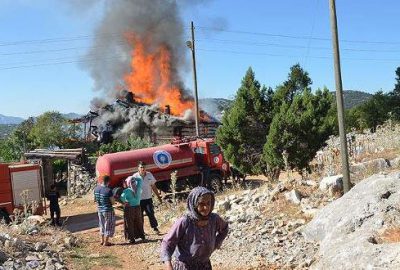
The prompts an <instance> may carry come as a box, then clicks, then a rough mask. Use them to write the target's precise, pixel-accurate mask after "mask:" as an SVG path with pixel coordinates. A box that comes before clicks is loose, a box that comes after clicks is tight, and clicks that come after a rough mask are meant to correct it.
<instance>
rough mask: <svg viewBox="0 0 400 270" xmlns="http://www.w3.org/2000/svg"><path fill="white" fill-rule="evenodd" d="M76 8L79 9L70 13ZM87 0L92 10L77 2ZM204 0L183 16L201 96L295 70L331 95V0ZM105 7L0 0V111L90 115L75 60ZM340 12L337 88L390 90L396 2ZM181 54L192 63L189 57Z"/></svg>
mask: <svg viewBox="0 0 400 270" xmlns="http://www.w3.org/2000/svg"><path fill="white" fill-rule="evenodd" d="M74 1H75V2H76V3H78V2H80V6H79V7H75V8H73V5H74ZM85 1H86V2H85ZM114 1H120V0H114ZM93 2H96V3H97V4H96V5H94V6H92V7H91V8H90V9H86V7H85V5H83V4H82V3H87V4H89V3H93ZM179 2H180V1H179ZM203 2H204V4H203V5H197V6H196V7H190V6H186V7H185V8H183V9H182V18H183V21H184V23H185V32H187V34H186V37H187V38H189V36H190V32H189V25H190V21H194V24H195V26H196V46H197V54H196V57H197V71H198V88H199V96H200V97H222V98H233V96H234V95H235V93H236V90H237V89H238V87H239V86H240V81H241V79H242V77H243V76H244V74H245V72H246V70H247V69H248V67H249V66H251V67H252V68H253V70H254V71H255V73H256V78H257V79H258V80H259V81H260V82H261V83H262V84H265V85H267V86H271V87H273V88H275V87H276V86H277V85H279V84H280V83H282V82H283V81H284V80H285V79H286V78H287V74H288V72H289V69H290V67H291V66H292V65H294V64H296V63H300V65H301V66H302V67H303V68H304V69H305V70H306V71H308V72H309V74H310V77H311V78H312V80H313V85H312V87H313V89H317V88H322V87H324V86H326V87H328V88H329V89H330V90H334V85H335V83H334V73H333V58H332V45H331V43H332V42H331V40H330V38H331V32H330V21H329V7H328V3H329V1H328V0H303V1H299V0H279V1H272V0H264V1H261V0H259V1H249V0H247V1H245V0H235V1H232V0H231V1H228V0H215V1H211V0H209V1H203ZM66 3H69V4H66ZM101 3H102V1H93V0H82V1H77V0H68V1H61V0H57V1H56V0H38V1H28V0H14V1H11V0H1V1H0V33H1V35H0V82H1V85H0V93H1V95H0V114H4V115H10V116H20V117H24V118H26V117H28V116H32V115H39V114H41V113H43V112H45V111H48V110H57V111H60V112H62V113H68V112H76V113H87V112H88V111H89V104H90V100H91V99H92V98H93V97H95V96H97V95H98V94H99V92H94V91H93V85H94V82H93V80H92V78H91V77H90V75H89V73H88V72H87V71H86V70H84V69H82V68H81V67H80V65H79V61H80V60H81V56H82V55H84V54H85V53H86V52H87V50H88V48H89V46H90V44H91V41H92V38H93V35H94V28H95V27H96V25H97V24H98V23H99V21H100V20H101V18H102V8H103V5H102V4H101ZM88 6H89V5H88ZM336 7H337V16H338V27H339V38H340V40H341V43H340V49H341V58H342V59H341V60H342V63H341V64H342V79H343V87H344V88H345V89H354V90H363V91H366V92H369V93H374V92H376V91H378V90H383V91H384V92H387V91H391V90H392V89H393V86H394V83H395V69H396V68H397V67H398V66H400V48H399V45H400V38H399V37H398V35H397V33H398V31H399V29H400V22H399V20H398V17H399V15H400V14H399V13H400V2H399V1H396V0H385V1H372V0H370V1H362V0H352V1H346V0H337V1H336ZM220 30H222V31H220ZM182 42H185V40H182ZM182 54H186V55H187V57H188V59H190V50H187V51H182ZM189 63H190V62H189ZM187 70H188V72H187V73H186V74H185V76H184V81H185V84H186V86H187V87H188V88H189V89H192V85H193V82H192V74H191V72H190V71H191V67H190V66H189V67H188V69H187Z"/></svg>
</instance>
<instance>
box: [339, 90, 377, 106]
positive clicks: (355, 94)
mask: <svg viewBox="0 0 400 270" xmlns="http://www.w3.org/2000/svg"><path fill="white" fill-rule="evenodd" d="M332 94H333V95H334V96H335V98H336V93H335V92H332ZM371 97H372V94H369V93H365V92H362V91H356V90H344V91H343V102H344V108H345V109H351V108H353V107H355V106H358V105H360V104H362V103H364V102H365V101H367V100H368V99H370V98H371Z"/></svg>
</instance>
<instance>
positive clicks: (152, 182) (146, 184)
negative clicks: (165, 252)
mask: <svg viewBox="0 0 400 270" xmlns="http://www.w3.org/2000/svg"><path fill="white" fill-rule="evenodd" d="M145 166H146V164H145V163H144V162H142V161H139V162H138V172H137V173H135V174H134V175H133V178H139V179H141V180H142V196H141V199H140V207H141V209H142V214H143V212H145V213H146V215H147V217H148V218H149V221H150V226H151V228H152V229H153V231H154V232H155V233H157V234H159V233H160V231H159V230H158V222H157V219H156V217H155V216H154V205H153V199H152V198H151V195H152V191H153V192H154V194H156V196H157V198H158V200H159V201H160V203H161V202H162V200H161V195H160V192H159V190H158V189H157V187H156V179H155V178H154V176H153V174H152V173H151V172H147V171H146V168H145ZM143 218H144V217H143ZM143 223H144V222H143Z"/></svg>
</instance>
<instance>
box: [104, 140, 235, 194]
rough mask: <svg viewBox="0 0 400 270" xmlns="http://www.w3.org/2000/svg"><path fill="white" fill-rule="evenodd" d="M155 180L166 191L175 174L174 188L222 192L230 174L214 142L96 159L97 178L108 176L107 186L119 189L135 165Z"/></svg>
mask: <svg viewBox="0 0 400 270" xmlns="http://www.w3.org/2000/svg"><path fill="white" fill-rule="evenodd" d="M139 161H142V162H144V163H145V164H146V170H147V171H150V172H151V173H153V175H154V177H155V178H156V179H157V183H156V185H157V187H158V188H159V189H161V190H163V191H164V192H168V191H169V187H170V180H171V173H172V172H173V171H177V178H178V181H177V186H178V189H181V188H182V187H183V186H184V185H185V184H189V185H190V186H196V185H206V184H207V183H209V184H211V187H212V188H213V189H215V190H218V189H221V188H222V179H223V178H224V177H225V176H226V175H227V174H228V172H229V165H228V163H227V162H225V160H224V157H223V155H222V152H221V149H220V148H219V146H218V145H217V144H216V143H215V140H214V139H194V140H179V141H175V142H173V143H170V144H165V145H160V146H156V147H150V148H144V149H138V150H131V151H124V152H117V153H112V154H105V155H103V156H101V157H99V158H98V160H97V163H96V175H104V174H106V175H109V176H110V177H111V181H110V186H111V187H113V188H114V187H118V186H121V185H122V181H123V180H124V179H126V178H127V177H128V176H130V175H132V174H133V173H134V172H136V171H137V170H138V168H137V167H138V162H139Z"/></svg>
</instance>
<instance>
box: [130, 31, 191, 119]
mask: <svg viewBox="0 0 400 270" xmlns="http://www.w3.org/2000/svg"><path fill="white" fill-rule="evenodd" d="M127 37H128V38H129V40H130V41H131V42H132V43H133V46H134V49H133V50H132V53H131V57H132V60H131V71H130V73H128V74H126V75H125V77H124V80H125V83H126V85H127V87H128V89H129V91H131V92H132V93H133V94H134V96H135V100H137V101H140V102H144V103H148V104H158V105H159V106H160V107H161V108H164V107H165V105H170V108H171V114H174V115H183V113H184V112H185V111H186V110H187V109H192V108H193V102H192V101H190V100H189V101H188V100H184V99H183V97H182V94H181V89H180V88H179V86H178V85H177V83H176V82H175V81H174V78H173V74H172V68H174V67H172V66H171V53H170V51H169V49H168V47H167V46H165V45H160V46H159V47H158V48H156V49H154V50H152V51H150V49H149V48H150V47H152V46H148V45H149V44H150V38H146V39H140V38H138V36H137V35H133V34H129V35H127Z"/></svg>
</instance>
